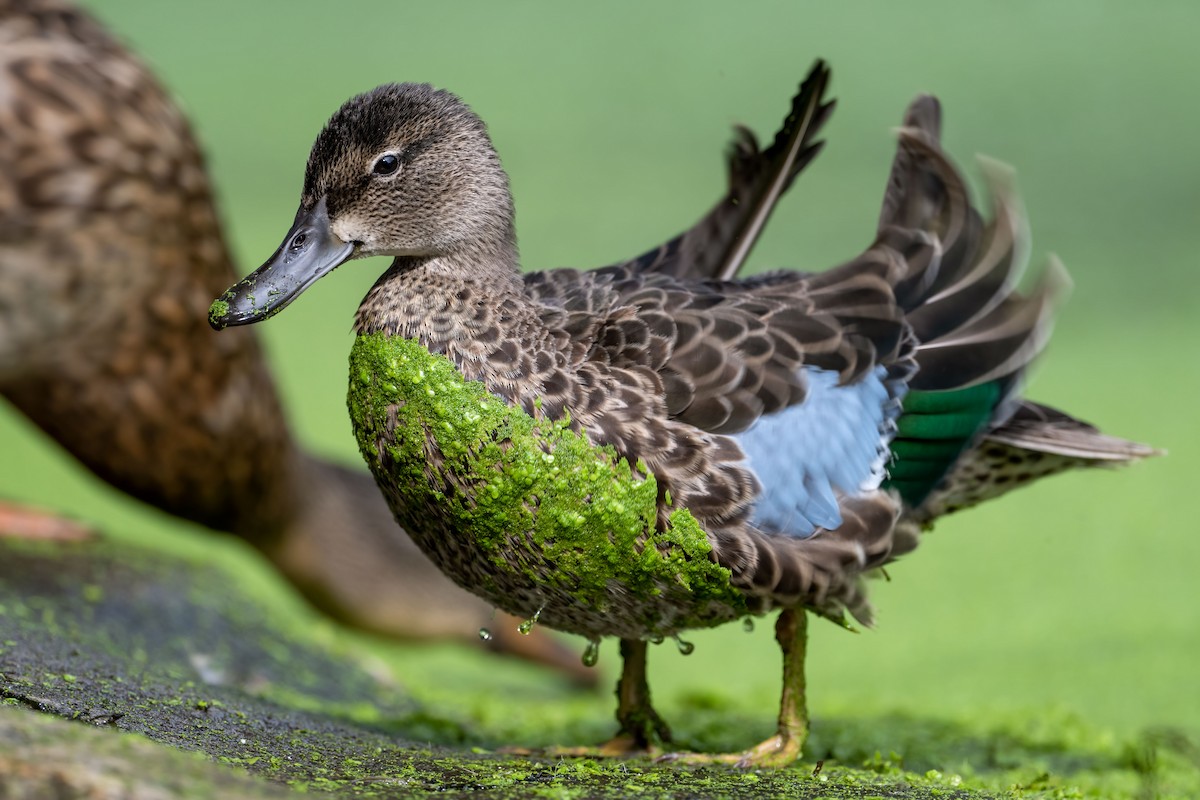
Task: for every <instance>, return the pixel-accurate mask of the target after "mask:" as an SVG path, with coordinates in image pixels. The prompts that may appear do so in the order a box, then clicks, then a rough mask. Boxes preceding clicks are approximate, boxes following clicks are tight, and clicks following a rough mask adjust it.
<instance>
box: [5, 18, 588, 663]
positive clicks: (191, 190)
mask: <svg viewBox="0 0 1200 800" xmlns="http://www.w3.org/2000/svg"><path fill="white" fill-rule="evenodd" d="M0 134H2V135H0V176H2V177H0V278H2V280H0V393H2V394H3V396H4V397H5V398H6V399H7V400H8V401H9V402H11V403H12V404H13V405H14V406H15V407H16V408H18V409H19V410H20V411H21V412H22V413H23V414H25V415H26V416H27V417H28V418H29V419H30V420H31V421H32V422H34V423H35V424H36V425H38V426H39V427H40V428H41V429H42V430H44V431H45V432H46V433H48V434H49V435H50V436H51V437H53V438H54V439H55V440H56V441H57V442H58V443H59V444H61V445H62V446H63V447H64V448H65V449H66V450H67V451H68V452H70V453H71V454H72V455H73V456H74V457H75V458H76V459H78V460H79V462H80V463H82V464H83V465H84V466H85V467H87V468H88V469H89V470H91V471H92V472H94V473H95V474H96V475H97V476H99V477H100V478H102V479H103V480H105V481H107V482H108V483H110V484H112V485H113V486H115V487H116V488H118V489H120V490H121V491H123V492H126V493H128V494H130V495H132V496H133V497H136V498H138V499H139V500H142V501H144V502H146V503H149V504H151V505H153V506H156V507H158V508H160V509H162V510H164V511H166V512H168V513H170V514H173V515H176V516H179V517H182V518H184V519H187V520H191V521H193V522H197V523H200V524H201V525H205V526H208V527H210V528H213V529H215V530H219V531H229V532H231V533H234V534H236V535H237V536H239V537H241V538H243V539H245V540H246V541H248V542H250V543H252V544H253V545H254V546H255V547H257V548H259V549H260V550H261V551H262V552H263V553H265V554H266V555H267V557H268V558H269V559H270V560H271V561H272V562H273V563H274V564H275V565H276V566H277V567H278V568H279V569H280V570H281V571H282V572H283V574H284V575H285V576H286V577H287V578H288V579H289V580H290V581H292V582H293V583H294V584H295V585H296V586H297V587H299V588H300V590H301V591H302V592H303V593H304V594H305V596H306V597H308V599H309V600H311V601H313V602H314V604H316V605H317V606H318V607H319V608H321V609H323V610H324V611H326V612H328V613H330V614H332V615H333V616H334V617H336V618H338V619H340V620H342V621H345V622H348V623H350V624H353V625H356V626H358V627H363V628H367V629H370V630H374V631H378V632H382V633H385V634H389V635H394V636H400V637H415V638H429V637H441V638H445V637H449V638H457V639H461V640H463V641H471V642H475V643H478V641H479V639H478V630H479V628H480V626H481V625H484V624H487V625H488V626H489V627H490V628H492V629H493V630H494V631H495V634H496V635H495V637H494V638H493V640H492V642H491V646H492V647H493V648H496V649H500V650H513V651H517V652H519V653H520V654H521V655H523V656H526V657H530V658H533V659H535V660H539V661H545V662H548V663H552V664H554V665H556V666H558V667H560V668H562V669H565V670H567V671H568V672H570V673H571V674H573V675H575V676H576V678H578V679H582V680H585V681H590V680H592V679H593V676H592V673H591V672H589V671H583V670H582V668H581V666H580V665H579V663H578V658H577V655H575V654H574V653H572V652H569V651H567V650H566V649H564V648H562V647H560V646H558V645H556V643H554V642H553V641H552V640H550V639H549V637H546V636H545V635H542V634H539V635H535V636H532V637H523V636H520V635H519V634H517V633H516V622H515V621H505V620H504V619H500V620H493V614H494V610H493V609H492V608H491V607H490V606H488V605H487V604H485V603H484V602H482V601H481V600H479V599H478V598H475V597H473V596H471V595H469V594H467V593H466V592H463V591H462V590H460V589H458V588H457V587H455V586H454V585H453V584H451V583H450V582H449V581H448V580H447V579H446V578H445V577H443V576H442V575H441V574H440V573H439V572H438V570H436V569H435V568H434V567H433V565H432V564H431V563H430V562H429V560H428V559H427V558H426V557H425V556H424V555H423V554H422V553H421V552H420V551H419V550H418V549H417V548H416V547H415V546H414V545H413V543H412V542H411V540H410V539H409V538H408V537H407V536H406V535H404V533H403V531H401V530H400V529H398V528H397V527H396V525H395V522H394V521H393V519H392V514H391V512H390V511H389V510H388V508H387V506H386V504H385V503H384V502H383V501H382V499H381V498H380V497H379V494H378V492H377V491H376V490H375V487H374V484H373V482H372V480H371V478H370V476H369V475H367V474H366V473H365V472H362V471H361V470H350V469H346V468H343V467H340V466H338V465H335V464H332V463H330V462H328V461H325V460H323V459H320V458H316V457H314V456H312V455H310V454H308V453H306V452H305V451H304V449H303V448H302V447H301V446H300V445H299V444H298V443H297V442H296V440H295V438H294V437H293V434H292V432H291V430H290V429H289V427H288V425H287V421H286V415H285V414H284V411H283V408H282V406H281V404H280V401H279V397H278V393H277V391H276V387H275V384H274V381H273V378H272V375H271V372H270V370H269V368H268V366H267V363H266V360H265V358H264V355H263V352H262V348H261V347H260V345H259V343H258V341H257V337H256V336H255V335H254V334H253V332H251V331H239V332H237V333H236V334H234V335H231V336H216V335H215V334H214V333H213V332H212V330H211V329H210V328H209V327H208V324H207V323H206V321H205V318H206V315H207V309H208V305H209V302H210V301H211V299H212V295H213V294H214V293H216V292H218V291H220V290H221V289H223V288H224V287H226V286H228V285H229V283H230V282H231V281H232V280H233V279H234V278H235V272H234V268H233V266H232V260H231V258H230V255H229V251H228V248H227V247H226V244H225V240H224V236H223V234H222V231H221V225H220V221H219V219H218V217H217V214H216V210H215V207H214V203H213V198H212V193H211V190H210V187H209V181H208V177H207V174H206V171H205V167H204V161H203V158H202V155H201V153H200V150H199V148H198V147H197V145H196V143H195V140H194V139H193V137H192V135H191V132H190V129H189V126H188V123H187V120H186V119H185V118H184V117H183V115H182V114H181V112H180V111H179V109H178V108H177V106H176V105H175V104H174V103H173V102H172V101H171V99H170V98H169V96H168V95H167V94H166V93H165V92H164V91H163V89H162V88H161V87H160V86H159V85H158V83H157V81H156V80H155V79H154V77H153V76H152V75H151V73H150V72H149V70H147V69H146V68H145V67H144V66H143V65H142V64H141V62H140V61H139V60H138V59H137V58H136V57H134V56H133V55H132V54H130V53H129V52H128V51H127V50H126V49H125V48H124V47H122V46H121V45H120V44H119V43H117V42H116V41H115V40H114V39H113V38H112V37H111V36H110V35H109V34H108V32H107V31H105V30H104V29H103V28H102V27H101V26H100V25H99V24H98V23H97V22H96V21H95V20H93V19H92V18H91V17H89V16H88V15H86V14H84V13H82V12H80V11H79V10H78V9H76V8H74V7H73V6H71V5H70V4H68V3H63V2H55V1H54V0H0Z"/></svg>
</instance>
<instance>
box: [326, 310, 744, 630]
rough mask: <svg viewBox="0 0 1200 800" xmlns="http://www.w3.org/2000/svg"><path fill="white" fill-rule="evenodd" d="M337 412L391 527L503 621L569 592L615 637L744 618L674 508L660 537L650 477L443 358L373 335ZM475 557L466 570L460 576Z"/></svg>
mask: <svg viewBox="0 0 1200 800" xmlns="http://www.w3.org/2000/svg"><path fill="white" fill-rule="evenodd" d="M348 402H349V406H350V415H351V420H352V422H353V424H354V428H355V433H356V436H357V439H358V444H359V449H360V451H361V452H362V454H363V457H364V458H365V459H366V461H367V463H368V465H369V466H370V467H371V469H372V471H373V472H374V473H375V475H376V478H377V479H378V480H379V482H380V485H381V487H382V488H383V489H384V492H385V494H386V495H387V496H388V501H389V503H391V505H392V509H393V511H394V512H396V514H397V518H398V519H399V521H400V522H401V524H403V525H404V526H405V527H406V528H407V529H408V530H409V533H410V535H412V537H413V539H414V540H416V541H417V542H418V543H419V544H421V545H422V547H424V548H425V549H426V551H427V552H429V553H430V554H431V556H432V557H433V558H434V560H435V562H438V564H439V566H440V567H442V569H443V570H444V571H446V572H447V574H449V575H450V576H451V577H452V578H454V579H455V580H457V581H458V582H459V583H460V584H462V585H464V586H465V587H466V588H468V589H470V590H472V591H475V592H476V593H478V594H481V595H483V596H484V597H486V598H487V599H489V600H491V601H492V602H495V603H496V604H497V605H499V606H500V607H502V608H504V609H505V610H507V611H510V612H513V613H517V614H527V613H531V612H532V611H534V610H537V609H536V608H528V607H513V606H514V605H520V603H521V602H536V599H535V600H533V601H529V600H528V598H529V597H533V598H537V597H538V596H542V597H544V598H547V602H548V603H550V604H551V605H553V604H555V603H559V602H560V601H561V600H562V599H563V597H564V594H565V595H566V596H567V597H568V598H569V600H570V603H571V604H574V605H575V611H574V612H572V613H577V614H581V615H583V616H584V617H587V618H592V617H595V618H602V617H604V616H606V615H608V616H611V617H622V618H623V619H624V618H625V617H628V618H629V619H626V620H625V621H624V622H621V623H620V624H625V623H628V625H629V626H631V627H633V628H636V629H637V630H640V631H642V632H644V635H648V636H649V635H655V634H656V633H672V632H674V631H676V630H680V629H683V628H689V627H700V626H708V625H715V624H719V623H721V622H725V621H728V620H729V619H733V618H735V617H737V616H740V615H742V614H744V613H745V612H746V604H745V598H744V596H743V595H742V593H741V592H739V591H738V590H736V589H734V588H733V587H732V586H730V583H729V578H730V573H729V571H728V570H726V569H724V568H723V567H721V566H719V565H717V564H716V563H714V562H713V560H712V558H711V556H710V554H711V550H712V548H711V546H710V544H709V541H708V537H707V535H706V534H705V532H704V531H703V530H702V529H701V528H700V526H699V525H698V524H697V522H696V520H695V519H694V518H693V517H692V515H691V514H690V513H689V512H688V511H687V510H685V509H676V510H674V511H673V512H672V513H671V514H670V516H669V519H668V524H667V525H666V526H664V529H663V530H659V529H658V528H657V525H656V520H657V516H658V515H657V510H658V509H657V503H658V486H657V482H656V480H655V478H654V476H653V475H652V474H650V473H649V471H648V470H647V469H646V468H645V465H644V464H639V465H631V464H629V463H628V462H627V461H626V460H624V459H622V458H620V457H619V456H618V455H617V454H616V452H615V451H614V450H613V448H611V447H607V446H597V445H595V444H593V443H591V442H590V441H589V440H588V439H587V438H586V437H585V436H584V435H582V434H581V433H577V432H575V431H573V430H571V427H570V420H569V418H564V419H559V420H546V419H540V418H535V417H533V416H530V415H529V414H527V413H526V412H525V411H524V410H522V409H520V408H516V407H513V406H511V405H509V404H508V403H506V402H505V401H503V400H501V399H500V398H497V397H495V396H494V395H491V394H490V393H489V392H488V391H487V390H486V389H485V388H484V386H483V384H482V383H480V382H477V381H467V380H465V379H464V378H463V376H462V375H461V374H460V373H459V372H458V371H457V369H456V368H455V366H454V365H453V363H451V361H450V360H449V359H447V358H445V357H444V356H439V355H433V354H431V353H430V352H429V351H428V350H426V349H425V348H424V347H423V346H422V345H421V344H420V343H418V342H415V341H411V340H407V339H403V338H400V337H390V336H387V335H385V334H381V333H376V334H370V335H365V336H360V337H358V339H357V340H356V341H355V344H354V348H353V350H352V352H351V356H350V392H349V399H348ZM470 559H474V560H475V564H476V566H475V567H465V566H464V565H463V563H462V561H463V560H470ZM516 595H519V596H521V597H522V598H526V599H524V600H521V601H519V602H518V601H515V600H512V598H513V597H514V596H516ZM557 612H558V609H554V608H551V607H549V606H548V607H547V608H546V613H545V615H544V616H543V620H544V621H546V622H547V623H548V624H551V625H552V626H553V625H554V624H555V622H554V620H555V619H556V618H560V617H561V615H560V614H558V613H557ZM634 617H636V619H633V618H634ZM618 622H620V621H619V620H614V624H617V623H618ZM560 625H561V623H560ZM565 627H568V628H570V626H565ZM578 632H582V633H589V632H590V631H585V630H580V631H578ZM599 632H600V633H604V632H610V631H599Z"/></svg>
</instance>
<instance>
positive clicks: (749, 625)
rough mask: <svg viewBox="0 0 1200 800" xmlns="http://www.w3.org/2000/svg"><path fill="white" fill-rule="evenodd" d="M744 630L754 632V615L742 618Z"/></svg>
mask: <svg viewBox="0 0 1200 800" xmlns="http://www.w3.org/2000/svg"><path fill="white" fill-rule="evenodd" d="M742 630H744V631H745V632H746V633H754V617H746V618H745V619H743V620H742Z"/></svg>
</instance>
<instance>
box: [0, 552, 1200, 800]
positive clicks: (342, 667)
mask: <svg viewBox="0 0 1200 800" xmlns="http://www.w3.org/2000/svg"><path fill="white" fill-rule="evenodd" d="M233 579H234V578H233V576H231V575H229V574H227V573H226V572H224V571H223V570H222V569H221V568H218V567H216V566H214V565H211V564H204V563H197V562H190V561H184V560H179V559H177V558H175V557H168V556H164V555H161V554H156V553H154V552H153V551H148V550H143V549H140V548H135V547H132V546H130V545H127V544H116V543H103V542H101V543H95V542H92V543H74V544H47V543H39V544H30V543H15V542H11V541H6V540H0V697H3V698H4V699H3V701H2V705H4V706H13V708H7V709H5V708H0V743H4V744H5V745H6V746H5V747H4V748H0V750H3V753H0V767H3V769H0V789H5V787H8V788H12V787H19V786H29V785H35V784H36V782H37V781H39V780H46V781H58V782H59V783H60V784H61V783H63V782H64V781H65V782H66V783H67V784H69V785H70V786H72V787H79V786H83V787H85V788H86V787H87V786H93V785H99V784H98V783H97V782H98V781H99V782H100V783H104V782H105V781H107V782H108V783H104V785H108V784H113V785H121V786H134V785H137V786H146V785H152V786H159V787H162V788H164V789H165V790H166V791H169V792H176V793H179V794H186V795H187V796H203V795H204V794H205V793H208V794H209V795H211V796H220V795H221V789H222V787H225V788H224V791H225V792H226V793H228V792H234V793H236V794H239V795H240V796H256V794H257V795H258V796H276V794H278V791H277V789H276V788H271V786H270V784H283V785H286V786H288V787H291V788H292V789H294V790H305V791H308V792H316V791H320V792H329V793H333V794H335V795H337V796H363V797H392V796H397V797H398V796H404V797H420V796H425V795H427V794H428V795H434V794H436V795H438V796H442V797H458V796H462V797H467V796H487V797H628V796H633V795H641V794H649V795H653V796H661V797H697V796H702V797H710V796H712V797H745V798H755V797H777V796H787V797H796V798H809V797H813V798H815V797H855V798H859V797H861V798H866V797H903V798H921V797H962V798H977V797H993V796H1017V797H1039V798H1040V797H1047V798H1059V797H1062V798H1070V797H1090V796H1094V797H1106V798H1123V797H1128V798H1143V797H1187V796H1193V795H1194V794H1195V793H1198V792H1200V748H1197V746H1196V745H1195V744H1194V740H1190V739H1188V737H1187V736H1186V735H1185V734H1183V733H1181V732H1177V731H1168V730H1159V731H1151V732H1146V733H1140V734H1131V735H1128V736H1123V737H1122V736H1115V735H1113V734H1111V733H1106V732H1104V731H1098V730H1095V729H1093V728H1089V727H1087V726H1085V725H1083V724H1082V723H1080V722H1078V721H1077V720H1074V719H1072V718H1070V717H1064V716H1061V715H1058V716H1055V715H1050V716H1047V717H1039V716H1013V717H1012V718H1011V719H1007V720H976V721H965V720H945V719H923V718H919V717H912V716H904V715H885V716H862V717H858V716H853V715H847V716H845V717H837V718H818V719H817V720H816V722H815V725H814V730H813V734H812V738H811V739H810V742H809V747H808V750H807V756H806V759H805V760H804V762H802V763H800V764H797V765H796V766H795V767H794V768H791V769H786V770H781V771H778V772H770V771H763V772H742V771H737V770H733V769H730V768H725V767H694V766H680V765H672V764H654V763H650V762H648V761H645V760H635V761H594V760H588V759H561V758H532V759H530V758H522V757H515V756H503V755H500V754H498V753H496V752H495V748H497V747H499V746H501V745H505V744H514V743H520V744H534V745H538V744H552V743H564V742H565V743H576V742H580V741H589V740H598V739H600V738H602V737H603V736H604V735H606V734H607V733H609V732H611V722H610V720H609V717H608V714H609V713H610V709H609V702H610V699H609V698H608V697H607V696H605V697H595V696H590V695H582V694H577V693H575V692H574V691H573V690H571V689H569V688H568V687H567V686H566V684H565V683H563V684H558V683H556V682H555V681H553V680H547V679H546V676H545V675H544V674H542V673H539V672H538V671H537V670H536V669H535V668H532V667H524V666H518V665H505V666H503V667H501V666H500V662H497V661H495V660H494V659H491V658H490V657H488V656H485V655H483V654H480V653H469V654H468V653H463V652H461V651H458V652H452V650H453V649H452V648H447V647H442V648H435V649H434V650H433V651H414V652H417V653H418V656H417V658H416V660H415V661H413V662H410V664H411V666H412V668H411V669H410V670H408V671H407V673H408V674H405V675H403V676H402V677H403V678H404V679H405V680H406V681H407V683H406V684H405V685H404V686H400V685H398V684H396V683H395V681H394V680H392V679H390V678H388V677H386V676H384V677H381V676H380V674H379V671H378V670H377V669H373V668H372V669H368V668H367V666H365V664H366V663H367V662H366V661H365V660H364V657H363V652H364V651H363V649H362V647H361V643H360V642H356V641H354V640H353V639H352V638H346V637H342V636H340V635H337V634H336V632H334V631H333V629H331V628H330V627H329V626H327V625H325V624H321V623H314V620H313V619H312V618H310V617H307V616H306V615H302V614H301V615H297V614H296V613H294V612H290V611H288V610H287V609H286V608H283V607H279V606H272V605H271V604H263V603H262V602H261V601H260V600H258V599H252V598H251V597H249V596H245V595H243V594H242V593H241V592H239V591H237V590H236V589H235V588H234V587H232V586H231V585H230V582H231V581H232V580H233ZM392 647H397V646H396V645H392ZM422 659H424V665H425V666H424V672H422V671H421V670H420V669H418V668H417V667H418V665H420V664H421V660H422ZM448 664H450V665H452V668H447V665H448ZM498 667H499V668H498ZM20 707H24V708H25V709H34V710H37V711H40V712H43V713H45V714H48V715H52V716H57V717H62V718H66V719H68V720H72V721H73V722H72V723H66V722H63V723H58V724H56V725H50V726H47V724H46V723H42V722H32V721H31V720H30V719H29V717H27V716H25V715H26V714H27V713H28V712H27V711H23V710H21V708H20ZM670 710H671V711H673V712H674V713H675V719H674V720H673V721H675V722H676V727H677V730H678V732H679V733H680V734H681V737H682V740H681V742H680V743H681V744H682V745H684V746H689V747H695V748H699V749H703V750H715V751H720V750H729V749H735V748H737V747H740V746H743V745H745V744H746V742H747V737H748V736H753V735H759V734H765V733H766V731H764V730H761V729H762V728H763V726H764V724H768V723H769V720H767V719H766V718H765V716H766V715H765V714H760V713H758V712H759V711H760V710H759V709H745V708H743V707H741V705H740V704H739V702H738V700H737V696H736V692H732V691H731V692H719V691H713V692H711V693H706V694H693V695H690V696H687V697H684V698H683V699H682V700H681V701H679V702H676V703H674V704H673V707H672V708H671V709H670ZM79 723H85V724H86V725H87V726H88V727H84V726H81V725H80V724H79ZM64 726H65V727H64ZM100 729H107V730H100ZM116 731H123V732H125V733H127V734H136V735H138V736H137V737H135V738H133V739H128V740H126V739H123V738H120V737H118V735H117V734H116ZM114 737H117V738H114ZM140 737H144V739H143V738H140ZM146 740H150V741H146ZM122 742H124V743H122ZM152 743H154V744H152ZM163 748H166V749H163ZM171 749H179V750H188V751H199V752H202V753H204V754H206V755H207V756H208V757H209V758H210V759H212V760H213V761H215V762H217V764H218V765H223V766H224V767H228V768H230V769H232V770H233V771H232V772H229V771H226V770H222V769H215V768H214V769H208V768H202V767H201V766H199V764H198V762H195V761H194V760H188V759H184V760H182V761H181V760H179V758H178V757H177V756H175V755H172V754H171V752H170V750H171ZM159 751H161V752H162V755H161V757H158V756H156V757H154V758H148V757H147V754H148V753H157V752H159ZM68 753H72V754H75V755H70V756H67V755H65V754H68ZM47 759H51V761H47ZM53 759H66V761H64V762H63V763H67V761H69V762H70V763H71V764H73V765H75V766H74V767H72V769H70V770H68V771H67V772H65V773H64V772H55V771H54V770H49V769H47V768H46V764H48V763H52V760H53ZM817 759H820V760H821V761H822V762H823V763H820V764H818V761H817ZM818 766H819V769H818ZM814 773H816V774H814ZM239 774H240V775H241V777H239ZM54 776H57V777H54ZM64 776H65V777H64ZM248 776H254V777H256V778H259V779H265V781H266V782H267V783H259V782H254V781H252V779H251V777H248ZM6 781H7V783H5V782H6ZM21 781H24V783H22V782H21ZM248 781H250V782H248ZM30 782H33V783H30ZM46 785H49V784H46ZM14 791H15V789H14ZM130 791H132V790H130ZM65 796H68V797H70V796H86V792H85V791H83V789H79V790H78V792H77V794H76V795H72V794H66V795H65Z"/></svg>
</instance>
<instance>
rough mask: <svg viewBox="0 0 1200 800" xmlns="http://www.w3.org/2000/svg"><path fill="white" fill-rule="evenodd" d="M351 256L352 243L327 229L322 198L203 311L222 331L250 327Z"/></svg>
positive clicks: (281, 308) (299, 216)
mask: <svg viewBox="0 0 1200 800" xmlns="http://www.w3.org/2000/svg"><path fill="white" fill-rule="evenodd" d="M353 256H354V245H353V244H352V243H347V242H343V241H342V240H341V239H338V238H337V237H336V236H334V235H333V233H331V232H330V230H329V214H328V213H327V211H326V209H325V200H324V199H323V198H322V200H321V202H319V203H317V205H316V206H315V207H313V209H312V210H311V211H308V212H305V211H303V210H301V211H300V213H298V214H297V215H296V221H295V222H294V223H292V229H291V230H290V231H288V234H287V236H286V237H284V240H283V244H281V245H280V246H279V249H278V250H276V251H275V254H274V255H273V256H271V258H270V259H269V260H268V261H267V263H265V264H263V265H262V266H261V267H259V268H258V269H256V270H254V272H251V273H250V274H249V275H247V276H246V277H244V278H242V279H241V280H240V281H238V282H237V283H235V284H234V285H233V286H231V287H229V288H228V289H227V290H226V291H225V293H224V294H222V295H221V296H220V297H218V298H217V299H216V300H215V301H214V302H213V304H212V307H211V308H210V309H209V312H208V322H209V324H210V325H212V326H213V327H214V328H215V329H217V330H221V329H223V328H228V327H230V326H231V325H250V324H252V323H255V322H262V321H263V320H264V319H270V318H271V317H273V316H275V315H276V314H278V313H279V312H280V311H282V310H283V309H284V308H286V307H287V305H288V303H290V302H292V301H293V300H295V299H296V298H297V297H299V296H300V293H301V292H303V291H304V290H305V289H307V288H308V287H309V286H312V285H313V284H314V283H316V281H317V280H318V279H319V278H321V277H322V276H324V275H328V274H329V273H330V272H332V271H333V270H334V269H336V268H337V267H338V266H340V265H341V264H344V263H345V262H347V261H349V260H350V259H351V258H353Z"/></svg>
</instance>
